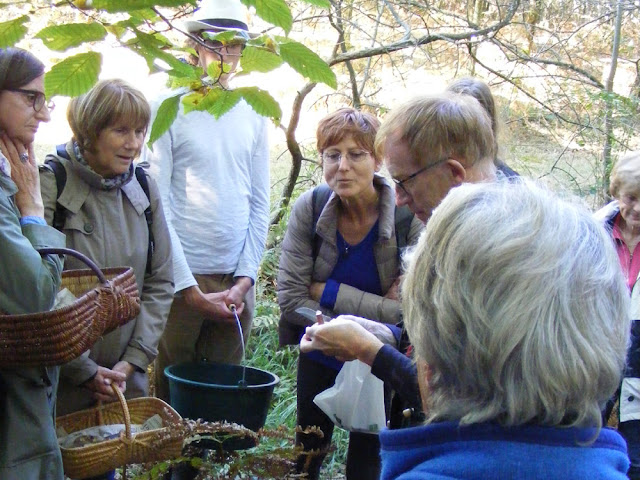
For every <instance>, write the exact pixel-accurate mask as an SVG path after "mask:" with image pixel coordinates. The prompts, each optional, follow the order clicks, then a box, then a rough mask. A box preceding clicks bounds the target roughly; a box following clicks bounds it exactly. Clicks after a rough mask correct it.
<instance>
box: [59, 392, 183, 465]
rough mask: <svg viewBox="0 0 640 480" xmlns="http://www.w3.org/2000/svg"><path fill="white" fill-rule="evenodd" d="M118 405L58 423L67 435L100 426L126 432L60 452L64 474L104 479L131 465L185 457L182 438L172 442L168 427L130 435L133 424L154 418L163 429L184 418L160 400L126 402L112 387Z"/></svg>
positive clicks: (84, 412) (67, 417)
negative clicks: (114, 426)
mask: <svg viewBox="0 0 640 480" xmlns="http://www.w3.org/2000/svg"><path fill="white" fill-rule="evenodd" d="M112 387H113V391H114V392H116V394H117V395H118V400H119V402H114V403H108V404H102V405H98V406H97V407H94V408H90V409H88V410H82V411H80V412H75V413H71V414H69V415H65V416H63V417H58V419H57V420H56V425H57V427H62V428H64V429H65V431H66V432H67V433H73V432H77V431H78V430H84V429H86V428H90V427H95V426H97V425H112V424H119V423H123V424H124V425H125V431H124V432H123V433H121V434H120V438H117V439H113V440H105V441H104V442H100V443H94V444H91V445H87V446H84V447H78V448H61V451H62V463H63V466H64V473H65V474H66V475H67V476H68V477H70V478H87V477H93V476H96V475H101V474H103V473H106V472H108V471H110V470H113V469H115V468H117V467H121V466H124V465H127V464H129V463H145V462H154V461H159V460H167V459H171V458H177V457H179V456H180V454H181V453H182V441H183V439H182V437H180V438H175V437H174V438H171V436H170V435H168V433H169V428H168V427H163V428H158V429H155V430H147V431H145V432H139V433H137V434H135V435H132V434H131V423H134V424H142V423H144V422H145V421H146V420H147V419H149V418H150V417H152V416H153V415H155V414H159V415H160V416H161V417H162V422H163V424H164V425H167V424H168V423H176V422H179V421H180V420H181V418H182V417H180V415H179V414H178V412H176V411H175V410H174V409H173V408H171V407H170V406H169V405H168V404H167V403H165V402H163V401H162V400H160V399H159V398H153V397H143V398H135V399H133V400H129V401H128V402H127V401H126V400H125V399H124V396H123V395H122V393H121V392H120V390H119V389H118V388H117V387H116V386H115V385H112Z"/></svg>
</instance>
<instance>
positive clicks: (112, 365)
mask: <svg viewBox="0 0 640 480" xmlns="http://www.w3.org/2000/svg"><path fill="white" fill-rule="evenodd" d="M150 115H151V112H150V107H149V104H148V103H147V101H146V99H145V98H144V95H143V94H142V93H141V92H140V91H138V90H136V89H135V88H133V87H131V86H130V85H129V84H127V83H125V82H124V81H122V80H117V79H116V80H102V81H100V82H98V83H97V84H96V85H95V86H94V87H93V88H92V89H91V90H90V91H89V92H87V93H86V94H84V95H81V96H79V97H76V98H73V99H72V100H71V102H70V103H69V107H68V110H67V118H68V120H69V125H70V126H71V130H72V132H73V138H72V139H71V140H70V141H69V142H68V143H66V144H63V145H59V146H58V150H57V152H56V153H55V154H51V155H48V156H47V163H46V164H45V165H44V166H43V167H42V168H41V169H40V184H41V188H42V198H43V201H44V207H45V218H46V219H47V222H48V223H49V224H53V225H54V226H56V227H57V228H59V229H61V231H63V232H64V233H65V234H66V237H67V241H66V244H67V247H69V248H72V249H74V250H77V251H79V252H81V253H84V254H85V255H87V256H88V257H89V258H91V259H92V260H93V261H94V262H95V263H96V264H97V265H98V266H99V267H100V268H107V267H116V266H122V265H128V266H131V267H132V268H133V270H134V273H135V276H136V282H137V286H138V291H139V292H140V313H139V314H138V316H137V317H136V318H135V319H134V320H132V321H130V322H128V323H127V324H125V325H123V326H121V327H119V328H117V329H116V330H114V331H112V332H110V333H108V334H106V335H104V336H103V337H102V338H100V339H99V340H98V341H97V342H96V343H95V344H94V345H93V346H92V347H91V349H90V350H88V351H87V352H86V353H85V354H83V355H82V356H80V357H78V358H77V359H75V360H72V361H71V362H69V363H67V364H65V365H64V366H63V367H62V369H61V379H60V387H59V394H58V414H59V415H61V414H67V413H72V412H75V411H77V410H81V409H84V408H88V407H90V406H92V405H93V404H94V403H95V402H96V400H105V401H114V400H117V396H116V394H115V393H114V392H113V390H112V387H111V385H112V384H113V383H116V384H117V385H118V387H119V388H120V390H121V391H122V392H124V394H125V397H126V398H136V397H143V396H148V395H149V388H148V375H147V367H148V366H149V364H150V363H151V362H153V360H154V358H155V356H156V355H157V346H158V342H159V340H160V336H161V335H162V330H163V328H164V325H165V322H166V320H167V315H168V313H169V308H170V306H171V301H172V299H173V273H172V268H173V263H172V257H171V243H170V238H169V232H168V229H167V224H166V221H165V219H164V214H163V210H162V204H161V202H160V195H159V193H158V189H157V187H156V184H155V182H154V181H153V180H152V179H150V178H148V176H147V175H146V174H145V173H144V170H142V169H138V171H137V172H136V171H135V170H136V169H135V168H134V165H133V161H134V160H135V158H136V157H137V156H138V155H139V153H140V150H141V148H142V145H143V142H144V138H145V134H146V131H147V127H148V125H149V118H150ZM60 170H63V171H62V172H61V171H60ZM56 171H57V172H56ZM54 172H56V173H54ZM61 174H64V177H65V178H66V181H65V182H64V184H62V185H60V184H59V180H60V177H59V176H60V175H61ZM139 175H142V176H144V177H141V176H139ZM56 177H58V178H56ZM141 182H146V183H147V185H146V188H147V192H148V194H147V192H146V191H145V187H143V186H142V184H141ZM59 186H60V187H61V188H62V190H61V191H58V187H59ZM147 214H149V215H150V217H148V216H147ZM149 218H150V220H151V221H150V222H149V223H148V220H149ZM66 268H68V269H73V268H83V266H82V264H81V263H80V262H79V261H78V260H76V259H72V258H69V259H68V260H67V264H66Z"/></svg>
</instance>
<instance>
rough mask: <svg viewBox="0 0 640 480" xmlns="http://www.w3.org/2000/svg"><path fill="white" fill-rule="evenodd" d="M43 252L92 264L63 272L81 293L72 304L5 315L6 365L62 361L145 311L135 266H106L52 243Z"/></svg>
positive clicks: (1, 349) (1, 319)
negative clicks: (21, 313)
mask: <svg viewBox="0 0 640 480" xmlns="http://www.w3.org/2000/svg"><path fill="white" fill-rule="evenodd" d="M39 252H40V253H41V254H68V255H72V256H75V257H77V258H79V259H81V260H82V261H83V262H85V263H86V264H87V265H88V266H89V268H90V269H88V270H68V271H66V272H63V273H62V287H63V288H64V287H66V288H68V289H69V290H70V291H71V293H73V294H74V295H75V296H76V297H78V299H77V300H76V301H75V302H73V303H72V304H71V305H67V306H65V307H62V308H59V309H56V310H51V311H48V312H40V313H31V314H23V315H0V368H15V367H29V366H39V365H62V364H64V363H66V362H68V361H70V360H73V359H74V358H76V357H78V356H79V355H81V354H82V353H83V352H85V351H86V350H88V349H89V348H91V346H92V345H93V344H94V343H95V342H96V340H98V339H99V338H100V337H101V336H102V335H103V334H105V333H107V332H110V331H111V330H114V329H115V328H117V327H119V326H121V325H124V324H125V323H127V322H128V321H129V320H131V319H133V318H135V317H136V315H138V313H139V312H140V296H139V294H138V287H137V285H136V278H135V274H134V273H133V270H132V269H131V268H130V267H115V268H106V269H104V270H103V271H101V270H100V269H99V268H98V267H97V266H96V265H95V263H93V262H92V261H91V260H90V259H89V258H87V257H86V256H84V255H82V254H81V253H79V252H76V251H75V250H70V249H67V248H47V249H39Z"/></svg>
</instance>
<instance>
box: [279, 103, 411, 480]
mask: <svg viewBox="0 0 640 480" xmlns="http://www.w3.org/2000/svg"><path fill="white" fill-rule="evenodd" d="M379 125H380V124H379V121H378V119H377V118H376V117H374V116H373V115H371V114H367V113H363V112H359V111H357V110H354V109H353V108H341V109H339V110H338V111H336V112H334V113H332V114H330V115H328V116H327V117H325V118H324V119H323V120H321V121H320V123H319V125H318V130H317V145H318V152H319V154H320V156H321V158H322V168H323V172H324V178H325V181H326V182H327V185H328V188H327V186H320V187H317V188H316V189H314V190H311V191H308V192H306V193H304V194H302V195H301V196H300V198H299V199H298V201H297V202H296V203H295V205H294V207H293V210H292V212H291V217H290V219H289V226H288V228H287V233H286V235H285V238H284V241H283V244H282V255H281V257H280V269H279V274H278V287H277V288H278V303H279V304H280V308H281V310H282V316H281V319H280V343H281V344H282V345H291V344H297V343H298V342H299V341H300V338H301V337H302V335H303V333H304V328H305V327H306V326H307V325H309V324H311V322H310V321H309V320H307V319H305V318H304V317H302V316H301V315H300V314H299V313H297V312H296V309H297V308H299V307H308V308H311V309H313V310H318V309H319V310H322V311H323V312H324V313H325V314H327V315H330V316H332V317H333V316H336V315H339V314H353V315H358V316H362V317H366V318H370V319H374V320H376V321H378V322H383V323H389V324H395V323H396V322H397V321H398V320H399V317H400V304H399V302H398V298H397V283H398V278H399V276H400V255H399V251H400V246H401V245H399V244H402V243H404V244H405V245H409V244H412V243H414V242H415V241H416V240H417V237H418V236H419V234H420V230H421V228H422V223H421V222H420V221H419V220H418V219H417V218H415V217H413V215H411V214H410V213H407V214H406V215H405V214H404V213H402V210H398V211H396V208H395V201H394V191H393V188H392V187H391V185H390V183H389V182H388V181H387V180H386V179H384V178H383V177H382V176H380V175H378V174H377V172H378V170H379V169H380V167H381V165H382V160H381V159H380V158H378V157H377V156H376V154H375V153H374V148H373V147H374V140H375V136H376V132H377V130H378V127H379ZM323 191H324V192H326V193H323ZM323 195H324V196H325V199H324V201H319V198H320V197H321V196H323ZM402 216H404V221H403V223H404V224H405V225H406V229H405V228H402V229H403V230H404V231H403V233H400V229H399V225H400V223H399V221H398V220H399V218H400V217H402ZM314 222H315V223H314ZM401 237H404V238H401ZM341 367H342V363H341V362H338V361H337V360H335V359H334V358H331V357H327V356H325V355H323V354H321V353H319V352H313V353H309V354H301V355H300V359H299V363H298V392H297V393H298V424H299V425H300V426H301V427H302V428H306V427H311V426H318V427H319V428H320V429H321V430H322V432H323V434H324V437H323V438H320V437H319V436H318V435H316V434H313V433H311V434H298V435H297V438H296V443H297V444H302V445H303V448H304V452H303V454H302V455H301V456H300V457H299V459H298V462H297V463H298V464H297V469H298V470H299V471H306V472H307V473H308V474H309V477H308V478H311V479H316V478H318V475H319V472H320V467H321V465H322V460H323V459H324V456H325V455H326V452H327V449H328V447H329V444H330V443H331V435H332V432H333V423H332V422H331V420H330V419H329V417H327V416H326V415H325V414H324V413H323V412H322V411H321V410H320V409H319V408H318V407H317V406H316V405H315V404H314V403H313V399H314V397H315V396H316V395H317V394H318V393H320V392H321V391H323V390H326V389H327V388H329V387H331V386H332V385H333V384H334V383H335V379H336V376H337V374H338V372H339V370H340V369H341ZM378 449H379V444H378V439H377V435H371V434H364V433H353V432H352V433H351V435H350V438H349V452H348V455H347V470H346V473H347V478H348V479H349V478H351V479H353V478H359V479H376V478H378V476H379V467H380V462H379V458H378ZM310 450H319V452H320V453H319V454H316V453H315V452H314V453H311V452H310ZM305 463H306V465H305Z"/></svg>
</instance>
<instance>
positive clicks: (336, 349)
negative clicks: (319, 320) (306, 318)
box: [300, 317, 383, 365]
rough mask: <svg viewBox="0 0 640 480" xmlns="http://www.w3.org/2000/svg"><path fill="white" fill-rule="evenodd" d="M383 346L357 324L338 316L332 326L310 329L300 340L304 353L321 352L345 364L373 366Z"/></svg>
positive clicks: (308, 328)
mask: <svg viewBox="0 0 640 480" xmlns="http://www.w3.org/2000/svg"><path fill="white" fill-rule="evenodd" d="M382 346H383V343H382V342H381V341H380V340H378V339H377V338H376V336H375V335H374V334H372V333H371V332H369V331H368V330H367V329H366V328H364V327H363V326H362V325H360V324H359V323H357V322H354V321H352V320H348V319H346V318H341V317H338V318H336V319H333V320H331V321H330V322H329V323H324V324H314V325H311V326H310V327H307V328H306V330H305V334H304V335H303V336H302V338H301V339H300V351H302V352H305V353H307V352H311V351H313V350H319V351H321V352H322V353H324V354H325V355H329V356H331V357H336V358H337V359H338V360H341V361H345V362H346V361H350V360H355V359H358V360H360V361H361V362H363V363H366V364H367V365H372V364H373V360H374V359H375V357H376V355H377V354H378V351H379V350H380V349H381V348H382Z"/></svg>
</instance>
